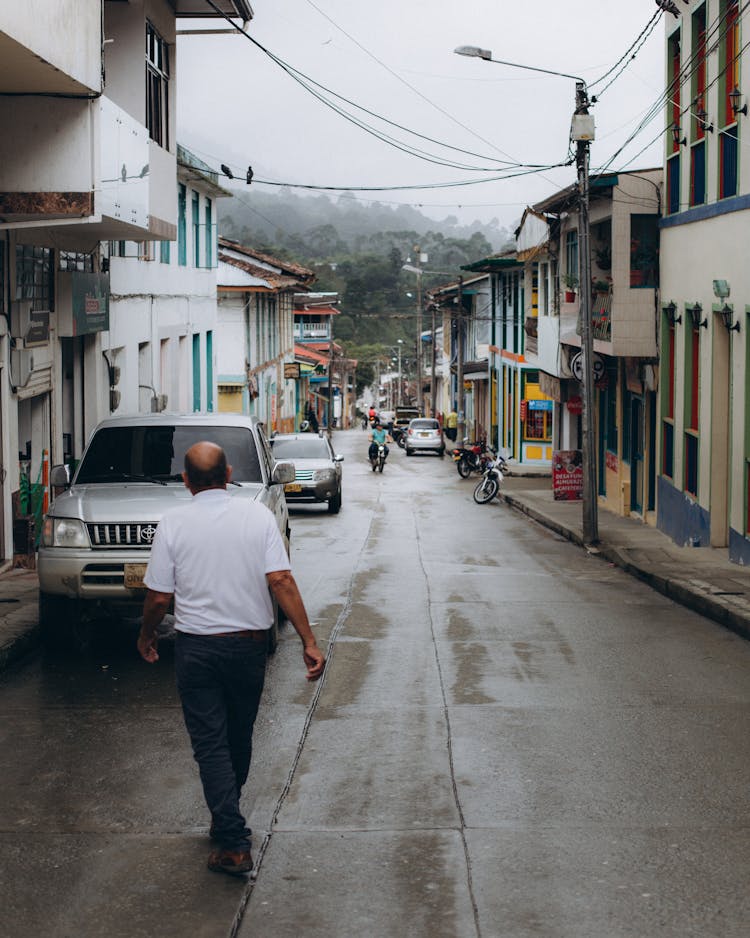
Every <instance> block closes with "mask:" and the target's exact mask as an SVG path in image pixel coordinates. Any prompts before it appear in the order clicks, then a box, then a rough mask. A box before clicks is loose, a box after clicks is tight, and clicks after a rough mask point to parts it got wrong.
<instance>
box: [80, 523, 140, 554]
mask: <svg viewBox="0 0 750 938" xmlns="http://www.w3.org/2000/svg"><path fill="white" fill-rule="evenodd" d="M86 527H87V528H88V531H89V539H90V540H91V546H92V547H93V548H94V550H107V549H111V548H122V547H136V548H141V549H142V550H149V548H150V547H151V544H152V543H153V540H154V535H155V534H156V522H155V521H145V522H143V523H141V524H125V523H119V522H118V523H108V524H88V525H86Z"/></svg>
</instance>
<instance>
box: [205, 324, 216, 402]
mask: <svg viewBox="0 0 750 938" xmlns="http://www.w3.org/2000/svg"><path fill="white" fill-rule="evenodd" d="M213 409H214V334H213V332H212V331H211V330H210V329H209V330H208V331H207V332H206V410H207V411H209V412H210V411H212V410H213Z"/></svg>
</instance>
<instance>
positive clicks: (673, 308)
mask: <svg viewBox="0 0 750 938" xmlns="http://www.w3.org/2000/svg"><path fill="white" fill-rule="evenodd" d="M664 312H665V313H666V314H667V319H668V320H669V322H670V323H671V325H673V326H676V325H677V323H678V322H680V323H681V322H682V314H680V315H679V316H678V315H677V304H676V303H675V301H674V300H672V301H671V302H670V303H667V305H666V306H665V307H664Z"/></svg>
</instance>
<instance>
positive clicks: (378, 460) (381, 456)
mask: <svg viewBox="0 0 750 938" xmlns="http://www.w3.org/2000/svg"><path fill="white" fill-rule="evenodd" d="M385 460H386V452H385V443H378V451H377V453H374V454H373V455H372V456H370V465H371V466H372V471H373V472H375V471H376V470H377V471H378V472H382V471H383V467H384V466H385Z"/></svg>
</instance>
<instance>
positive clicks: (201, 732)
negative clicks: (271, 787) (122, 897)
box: [138, 442, 325, 875]
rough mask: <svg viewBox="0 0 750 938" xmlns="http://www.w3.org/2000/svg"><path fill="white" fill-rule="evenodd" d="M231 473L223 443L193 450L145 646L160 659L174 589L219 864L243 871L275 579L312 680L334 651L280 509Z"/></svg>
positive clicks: (159, 552) (161, 528) (145, 653)
mask: <svg viewBox="0 0 750 938" xmlns="http://www.w3.org/2000/svg"><path fill="white" fill-rule="evenodd" d="M231 474H232V467H231V466H228V465H227V461H226V456H225V454H224V451H223V450H222V449H221V447H219V446H216V445H215V444H213V443H208V442H201V443H196V444H195V445H194V446H191V447H190V449H189V450H188V451H187V453H186V454H185V472H184V473H183V480H184V482H185V485H186V487H187V488H188V489H189V490H190V492H191V494H192V495H193V498H192V499H191V500H190V502H189V503H187V504H185V505H182V506H180V507H178V508H174V509H172V510H171V511H168V512H167V513H166V514H165V515H164V517H163V518H162V520H161V521H160V523H159V525H158V527H157V530H156V535H155V537H154V541H153V545H152V548H151V559H150V561H149V564H148V569H147V571H146V575H145V577H144V582H145V584H146V587H147V590H148V592H147V594H146V600H145V604H144V608H143V625H142V627H141V631H140V634H139V636H138V651H139V652H140V654H141V656H142V657H143V658H144V660H145V661H147V662H149V663H150V664H153V663H154V662H156V661H157V660H158V658H159V654H158V651H157V641H158V639H157V631H156V630H157V628H158V626H159V624H160V622H161V621H162V619H163V618H164V615H165V614H166V612H167V611H168V609H169V607H170V604H171V602H172V599H173V598H174V614H175V630H176V637H175V676H176V679H177V689H178V691H179V695H180V699H181V701H182V711H183V716H184V719H185V726H186V728H187V731H188V734H189V736H190V741H191V743H192V747H193V755H194V757H195V760H196V762H197V763H198V768H199V772H200V778H201V782H202V785H203V793H204V796H205V799H206V804H207V805H208V809H209V812H210V814H211V829H210V835H209V836H210V837H211V840H212V841H213V842H214V844H215V845H216V847H215V849H213V850H212V851H211V853H210V854H209V857H208V868H209V869H210V870H213V871H215V872H221V873H229V874H235V875H236V874H243V873H247V872H249V871H250V870H251V869H252V865H253V861H252V856H251V853H250V847H251V833H252V832H251V830H250V828H249V827H248V826H247V823H246V821H245V818H244V816H243V814H242V812H241V810H240V804H239V802H240V794H241V792H242V786H243V785H244V784H245V781H246V779H247V775H248V771H249V769H250V758H251V754H252V739H253V725H254V723H255V718H256V715H257V712H258V705H259V703H260V697H261V691H262V690H263V680H264V676H265V667H266V655H267V648H268V629H269V627H270V626H271V624H272V621H273V605H272V602H271V596H270V594H269V588H270V591H271V593H273V595H274V597H275V598H276V600H277V602H278V603H279V605H280V606H281V608H282V609H283V610H284V612H285V613H286V615H287V617H288V618H289V620H290V622H291V623H292V625H293V626H294V629H295V630H296V632H297V634H298V635H299V637H300V639H301V640H302V655H303V659H304V663H305V667H306V669H307V680H308V681H316V680H317V679H318V678H319V677H320V676H321V674H322V673H323V668H324V666H325V657H324V655H323V652H322V651H321V650H320V649H319V648H318V646H317V644H316V641H315V636H314V635H313V632H312V629H311V628H310V623H309V621H308V618H307V613H306V611H305V606H304V603H303V601H302V597H301V596H300V593H299V590H298V588H297V584H296V582H295V580H294V577H293V576H292V572H291V569H290V565H289V558H288V556H287V552H286V549H285V547H284V542H283V539H282V537H281V534H280V533H279V530H278V527H277V525H276V521H275V519H274V516H273V514H272V512H270V511H269V510H268V509H267V508H266V507H265V506H264V505H259V504H257V503H256V502H254V501H251V500H250V499H247V500H246V499H240V498H232V497H231V496H230V495H229V493H228V492H227V490H226V489H227V483H228V482H229V480H230V479H231Z"/></svg>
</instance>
